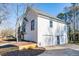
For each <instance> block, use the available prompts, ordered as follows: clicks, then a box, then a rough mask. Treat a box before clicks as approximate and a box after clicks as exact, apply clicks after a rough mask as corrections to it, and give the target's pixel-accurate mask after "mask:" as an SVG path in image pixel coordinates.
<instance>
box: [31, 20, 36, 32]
mask: <svg viewBox="0 0 79 59" xmlns="http://www.w3.org/2000/svg"><path fill="white" fill-rule="evenodd" d="M34 27H35V21H34V20H32V21H31V30H34V29H35V28H34Z"/></svg>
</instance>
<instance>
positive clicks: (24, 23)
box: [22, 20, 26, 32]
mask: <svg viewBox="0 0 79 59" xmlns="http://www.w3.org/2000/svg"><path fill="white" fill-rule="evenodd" d="M22 31H23V32H26V21H24V20H23V24H22Z"/></svg>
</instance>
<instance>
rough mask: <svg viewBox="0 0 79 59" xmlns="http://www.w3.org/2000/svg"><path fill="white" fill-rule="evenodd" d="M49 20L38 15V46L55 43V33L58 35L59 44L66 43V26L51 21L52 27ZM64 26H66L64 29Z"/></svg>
mask: <svg viewBox="0 0 79 59" xmlns="http://www.w3.org/2000/svg"><path fill="white" fill-rule="evenodd" d="M50 20H52V19H50ZM50 20H48V19H46V18H43V17H38V46H51V45H56V44H57V35H58V36H60V44H65V43H67V26H66V25H65V24H63V23H59V22H55V21H53V27H52V28H50V23H49V21H50ZM65 26H66V28H65V29H64V27H65ZM61 35H63V36H61Z"/></svg>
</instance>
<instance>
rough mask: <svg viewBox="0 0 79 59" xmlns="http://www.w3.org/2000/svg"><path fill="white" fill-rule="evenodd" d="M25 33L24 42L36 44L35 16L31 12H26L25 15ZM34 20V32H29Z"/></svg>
mask: <svg viewBox="0 0 79 59" xmlns="http://www.w3.org/2000/svg"><path fill="white" fill-rule="evenodd" d="M27 20H28V22H27V24H26V33H25V35H24V40H29V41H34V42H37V15H36V14H35V13H34V12H33V11H28V14H27ZM32 20H35V30H33V31H31V21H32Z"/></svg>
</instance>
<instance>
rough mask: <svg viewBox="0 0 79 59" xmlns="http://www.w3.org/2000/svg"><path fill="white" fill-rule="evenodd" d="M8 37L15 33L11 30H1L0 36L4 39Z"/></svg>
mask: <svg viewBox="0 0 79 59" xmlns="http://www.w3.org/2000/svg"><path fill="white" fill-rule="evenodd" d="M10 35H13V36H14V35H15V31H14V29H12V28H5V29H2V30H1V33H0V36H2V37H6V36H10Z"/></svg>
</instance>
